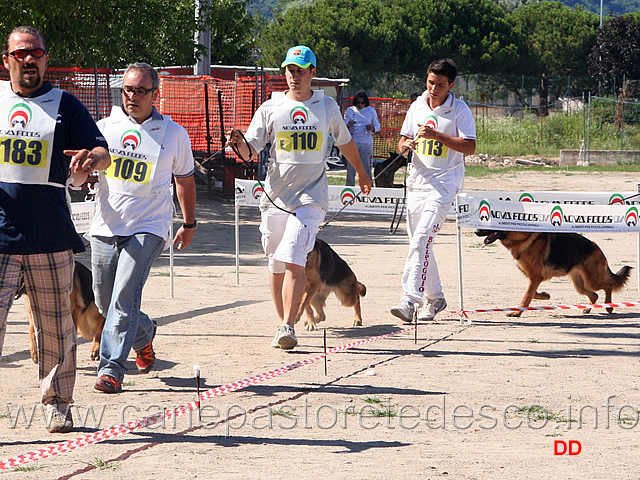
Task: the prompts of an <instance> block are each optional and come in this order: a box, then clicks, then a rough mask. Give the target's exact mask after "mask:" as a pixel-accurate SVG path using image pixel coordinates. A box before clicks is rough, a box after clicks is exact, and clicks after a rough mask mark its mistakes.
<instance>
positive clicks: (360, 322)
mask: <svg viewBox="0 0 640 480" xmlns="http://www.w3.org/2000/svg"><path fill="white" fill-rule="evenodd" d="M353 326H354V327H361V326H362V319H356V320H354V321H353Z"/></svg>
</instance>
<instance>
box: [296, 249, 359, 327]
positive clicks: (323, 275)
mask: <svg viewBox="0 0 640 480" xmlns="http://www.w3.org/2000/svg"><path fill="white" fill-rule="evenodd" d="M305 272H306V274H307V285H306V288H305V292H304V295H303V297H302V303H301V304H300V310H299V311H298V318H297V319H296V322H297V321H298V320H300V317H302V313H303V312H306V314H307V319H306V324H305V329H306V330H317V329H318V326H317V324H318V323H320V322H322V321H324V320H325V318H326V315H325V313H324V306H325V303H326V300H327V297H328V296H329V294H330V293H331V292H333V293H335V294H336V297H338V300H340V302H341V303H342V305H344V306H345V307H353V309H354V312H355V317H354V320H353V326H354V327H356V326H361V325H362V314H361V311H360V297H364V296H365V294H366V293H367V287H365V286H364V284H362V283H360V282H359V281H358V279H357V278H356V276H355V274H354V273H353V271H352V270H351V268H350V267H349V265H347V262H345V261H344V260H343V259H342V258H340V257H339V256H338V254H337V253H336V252H335V251H334V250H333V249H332V248H331V247H330V246H329V245H328V244H327V243H326V242H324V241H322V240H320V239H319V238H317V239H316V243H315V245H314V246H313V250H312V251H311V252H310V253H309V255H307V265H306V267H305ZM314 310H315V314H314Z"/></svg>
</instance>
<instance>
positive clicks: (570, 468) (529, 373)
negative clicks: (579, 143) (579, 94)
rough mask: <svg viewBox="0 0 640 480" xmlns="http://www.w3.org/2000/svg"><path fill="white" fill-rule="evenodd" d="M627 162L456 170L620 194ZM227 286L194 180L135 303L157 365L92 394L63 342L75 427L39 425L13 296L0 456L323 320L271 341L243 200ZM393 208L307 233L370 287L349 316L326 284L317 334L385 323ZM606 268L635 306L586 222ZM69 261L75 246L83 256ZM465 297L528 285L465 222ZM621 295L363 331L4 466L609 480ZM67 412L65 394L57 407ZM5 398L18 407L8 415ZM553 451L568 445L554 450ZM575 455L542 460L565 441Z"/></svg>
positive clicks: (561, 288)
mask: <svg viewBox="0 0 640 480" xmlns="http://www.w3.org/2000/svg"><path fill="white" fill-rule="evenodd" d="M636 182H637V180H636V179H632V178H630V176H629V175H625V174H577V173H576V174H574V173H533V172H527V171H522V172H519V173H509V174H501V173H496V174H495V175H494V176H491V177H488V178H487V177H484V178H479V179H475V178H468V179H467V181H466V185H465V188H467V189H487V190H527V191H531V190H581V191H598V190H606V191H636V187H637V185H636ZM240 218H241V222H240V229H239V231H240V237H239V238H240V253H241V255H240V272H239V280H240V283H239V285H237V284H236V272H235V240H234V239H235V234H234V206H233V203H232V202H231V201H229V200H226V201H223V200H220V199H217V198H214V197H213V196H211V195H209V194H207V193H206V192H204V191H203V192H201V194H200V197H199V200H198V219H199V228H198V231H197V236H196V240H195V242H194V244H193V245H192V247H190V248H189V249H188V250H186V251H184V252H181V253H179V254H176V257H175V268H174V271H175V278H174V292H173V293H174V295H173V296H171V288H170V277H169V274H168V272H169V257H168V255H166V254H163V256H162V257H161V258H160V259H159V261H158V262H157V263H156V265H155V266H154V268H153V270H152V274H151V277H150V279H149V281H148V284H147V286H146V288H145V291H144V297H143V308H144V310H145V311H147V312H148V313H149V314H151V315H152V316H153V317H154V318H155V319H156V320H157V322H158V324H159V329H158V334H157V336H156V338H155V342H154V347H155V350H156V354H157V358H158V359H157V361H156V364H155V367H154V369H153V370H152V371H151V373H149V374H148V375H138V374H137V373H136V369H135V364H134V362H133V357H131V358H130V361H129V365H128V366H129V370H130V373H131V374H130V375H128V376H127V377H126V378H125V384H124V392H122V393H121V394H119V395H111V396H108V395H105V394H101V393H99V392H96V391H95V390H94V389H93V383H94V382H95V379H96V372H95V368H96V363H95V362H92V361H91V360H90V359H89V352H90V343H88V342H86V341H84V340H82V339H80V345H79V347H78V373H77V383H76V388H75V401H76V407H77V409H74V411H73V413H74V418H75V424H76V429H75V430H74V432H73V433H70V434H66V435H61V434H49V433H47V432H46V430H45V428H44V424H43V419H42V415H41V410H40V407H39V388H38V380H37V369H36V366H35V365H34V364H33V363H32V361H31V359H30V357H29V350H28V338H27V327H28V324H27V315H26V313H25V309H24V301H23V300H18V301H17V302H16V304H15V305H14V307H13V308H12V310H11V312H10V315H9V323H8V331H7V335H6V340H5V345H4V357H3V358H2V359H1V360H0V379H1V380H2V390H1V393H0V461H1V460H5V459H8V458H11V457H13V456H17V455H20V454H25V453H28V452H32V451H35V450H38V449H41V448H44V447H46V446H48V445H50V444H54V443H56V442H60V441H64V440H70V439H74V438H80V437H84V436H85V435H88V434H91V433H93V432H96V431H97V430H99V429H103V428H109V427H111V426H112V425H115V424H119V423H122V422H127V421H131V420H134V419H137V418H140V417H144V416H147V415H150V414H154V413H156V412H158V411H160V410H161V409H162V408H170V407H174V406H179V405H183V404H185V403H188V402H192V401H194V400H195V398H196V381H195V378H194V373H193V372H194V365H196V364H197V365H200V367H201V374H202V379H201V391H204V390H207V389H210V388H213V387H216V386H219V385H226V384H228V383H231V382H236V381H239V380H242V379H245V378H249V377H254V376H255V375H259V374H262V373H265V372H269V371H272V370H275V369H277V368H280V367H282V366H288V365H292V364H295V363H296V362H300V361H304V360H307V359H310V358H314V357H316V356H317V355H319V354H321V353H322V352H323V330H322V329H321V330H320V331H316V332H306V331H304V330H303V329H302V327H301V326H299V327H298V328H297V330H296V332H297V335H298V339H299V341H300V344H299V346H298V347H297V348H296V349H295V350H293V351H291V352H283V351H281V350H278V349H273V348H271V346H270V342H271V339H272V337H273V335H274V334H275V329H276V317H275V313H274V310H273V307H272V304H271V299H270V293H269V287H268V281H267V280H268V277H267V268H266V261H265V258H264V257H263V255H262V252H261V247H260V238H259V233H258V221H259V214H258V211H257V209H251V208H243V209H241V210H240ZM390 220H391V219H390V218H387V217H382V216H380V217H376V216H367V217H364V216H358V215H348V214H342V215H340V216H339V217H338V218H336V219H335V220H334V221H333V222H332V223H331V224H330V225H329V226H328V227H327V228H326V229H324V230H323V231H322V232H321V234H320V235H319V236H320V237H321V238H323V239H325V240H327V241H328V242H330V243H331V244H332V245H333V247H334V248H335V250H336V251H338V253H340V255H341V256H342V257H343V258H345V259H346V261H347V262H348V263H349V264H350V265H351V267H352V268H353V270H354V271H355V272H356V274H357V276H358V278H359V280H360V281H362V282H363V283H365V284H366V285H367V289H368V292H367V296H366V297H365V298H364V299H363V318H364V326H363V327H358V328H354V327H351V323H352V319H353V312H352V310H351V309H348V308H345V307H342V306H340V305H339V304H338V301H337V300H336V299H335V297H333V296H332V297H330V298H329V302H328V307H327V314H328V319H327V321H326V323H324V324H321V327H323V328H324V329H325V330H324V331H325V332H326V341H327V345H328V348H332V347H337V346H340V345H343V344H347V343H350V342H355V341H358V340H362V339H368V338H371V337H375V336H378V335H385V334H389V333H395V332H398V331H399V330H401V329H402V328H404V327H403V325H400V323H399V321H398V320H397V319H395V318H394V317H392V316H391V315H390V314H389V308H390V306H392V305H394V304H395V303H396V302H397V301H398V300H399V297H400V293H401V291H400V276H401V272H402V267H403V263H404V257H405V255H406V249H407V245H406V244H407V239H406V235H405V234H404V229H403V227H401V228H400V229H399V231H398V233H396V234H395V235H390V234H389V233H388V227H389V223H390ZM588 236H589V237H590V238H592V239H593V240H595V241H596V242H597V243H598V244H599V245H600V246H601V248H602V249H603V251H604V252H605V254H606V256H607V257H608V260H609V263H610V265H611V269H612V270H614V271H616V270H618V268H620V266H622V265H625V264H627V265H632V266H633V267H634V270H633V271H632V276H631V278H630V281H629V284H628V286H627V287H626V288H625V289H624V290H623V291H621V292H619V293H617V294H614V298H613V300H614V302H616V301H638V300H639V295H638V277H637V273H638V272H637V270H636V269H635V267H636V264H637V242H638V239H637V238H633V237H634V236H633V235H628V234H610V233H609V234H592V235H588ZM435 253H436V255H437V258H438V263H439V268H440V273H441V277H442V280H443V284H444V288H445V293H446V295H447V300H448V302H449V308H450V309H452V310H455V309H458V308H459V292H458V269H457V247H456V229H455V224H454V222H447V223H446V225H445V227H444V228H443V230H442V231H441V235H440V236H439V237H438V239H437V242H436V247H435ZM81 260H82V261H85V262H86V261H87V260H88V256H86V254H83V256H82V257H81ZM462 263H463V286H464V289H463V290H464V307H465V308H466V309H468V310H476V309H485V308H499V307H510V306H516V305H517V304H518V302H519V299H520V297H521V295H522V292H523V290H524V288H525V285H526V280H525V278H524V276H523V275H522V274H521V273H520V272H519V271H518V270H517V268H516V267H515V265H514V263H513V260H512V258H511V256H510V254H509V253H508V252H507V251H506V249H504V248H503V247H502V246H500V245H493V246H491V247H487V248H481V242H480V239H478V238H477V237H475V236H474V235H473V233H472V231H470V230H469V231H463V233H462ZM543 287H544V290H546V291H548V292H549V293H550V294H551V300H549V301H536V303H535V305H559V304H576V303H581V302H585V301H586V300H585V298H584V297H582V296H580V295H579V294H578V293H577V292H576V291H575V290H574V289H573V287H572V286H571V284H570V282H569V280H568V279H567V278H561V279H553V280H551V281H549V282H547V283H546V284H543ZM638 312H639V310H638V308H635V307H634V308H620V309H616V310H615V311H614V313H613V314H612V315H607V314H606V313H605V312H604V310H595V311H593V312H592V313H591V314H582V313H581V312H580V311H579V310H566V311H536V312H526V313H525V314H524V315H523V316H522V318H520V319H514V318H508V317H506V316H505V314H504V313H497V312H495V313H472V314H470V319H471V320H472V323H471V325H469V324H467V323H460V322H459V321H458V319H457V317H455V316H451V317H450V318H447V319H444V320H442V321H440V322H438V323H437V324H432V325H424V326H422V327H421V328H419V330H418V335H417V343H416V342H415V338H414V333H413V332H408V333H402V334H396V335H393V336H390V337H388V338H384V339H381V340H378V341H374V342H370V343H366V344H363V345H360V346H357V347H354V348H352V349H349V350H347V351H344V352H341V353H335V354H332V355H330V356H329V357H328V361H327V364H326V368H327V373H326V374H325V364H324V362H323V361H318V362H315V363H312V364H309V365H303V366H300V368H296V369H293V370H290V371H286V372H285V373H283V374H282V375H279V376H276V377H274V378H270V379H267V380H265V381H262V382H260V383H256V384H254V385H250V386H248V387H246V388H243V389H240V390H238V391H236V392H232V393H229V394H227V395H224V396H220V397H216V398H213V399H210V400H206V401H203V402H202V410H201V412H200V413H201V418H199V417H198V414H197V413H195V412H190V413H189V414H186V415H183V416H181V417H179V418H177V419H174V420H167V421H165V422H164V423H161V424H159V425H155V426H152V427H149V428H145V429H142V430H140V431H138V432H135V433H129V434H124V435H121V436H118V437H116V438H113V439H111V440H107V441H104V442H102V443H99V444H94V445H88V446H84V447H79V448H76V449H74V450H73V451H70V452H66V453H61V454H59V455H56V456H52V457H49V458H46V459H41V460H38V461H36V462H32V463H29V464H27V465H25V467H23V468H21V469H20V470H19V471H15V470H9V471H4V473H2V474H1V475H0V478H7V479H14V478H21V479H32V478H33V479H36V478H37V479H43V478H63V479H71V478H78V479H102V478H113V479H131V478H151V477H153V478H154V479H155V480H174V479H178V478H179V479H183V478H184V479H187V478H231V479H236V478H237V479H246V478H256V479H257V478H271V479H274V478H287V479H289V478H292V477H294V476H295V477H297V478H305V479H315V478H321V477H326V478H349V479H372V480H373V479H391V478H402V479H414V478H415V479H418V478H419V479H435V478H452V479H496V478H511V479H549V478H563V479H582V478H590V479H612V478H615V479H623V478H637V477H638V469H639V468H640V459H639V457H638V454H637V452H638V448H640V435H639V434H638V433H639V431H640V426H639V425H638V423H639V419H638V408H639V407H640V368H639V367H640V364H639V363H640V349H639V346H638V337H639V333H638V332H639V330H638V328H639V327H640V321H639V319H638V315H639V314H638ZM74 408H75V407H74ZM20 411H23V412H24V415H22V416H21V415H19V414H18V413H19V412H20ZM565 446H566V447H565ZM565 448H566V449H567V450H570V452H571V453H573V455H569V454H568V453H567V454H565V455H555V454H554V453H555V452H557V453H560V452H562V451H563V450H564V449H565Z"/></svg>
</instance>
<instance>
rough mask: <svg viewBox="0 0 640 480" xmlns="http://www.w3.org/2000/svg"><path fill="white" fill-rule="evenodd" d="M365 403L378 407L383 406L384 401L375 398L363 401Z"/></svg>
mask: <svg viewBox="0 0 640 480" xmlns="http://www.w3.org/2000/svg"><path fill="white" fill-rule="evenodd" d="M363 402H365V403H373V404H376V405H382V400H380V399H379V398H375V397H367V398H365V399H364V400H363Z"/></svg>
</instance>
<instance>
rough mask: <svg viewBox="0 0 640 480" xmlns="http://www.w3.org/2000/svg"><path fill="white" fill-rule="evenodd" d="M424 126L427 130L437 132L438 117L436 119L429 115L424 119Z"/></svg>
mask: <svg viewBox="0 0 640 480" xmlns="http://www.w3.org/2000/svg"><path fill="white" fill-rule="evenodd" d="M424 124H425V125H426V126H427V127H429V128H433V129H434V130H438V117H436V116H435V115H429V116H428V117H427V118H426V119H425V121H424Z"/></svg>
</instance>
